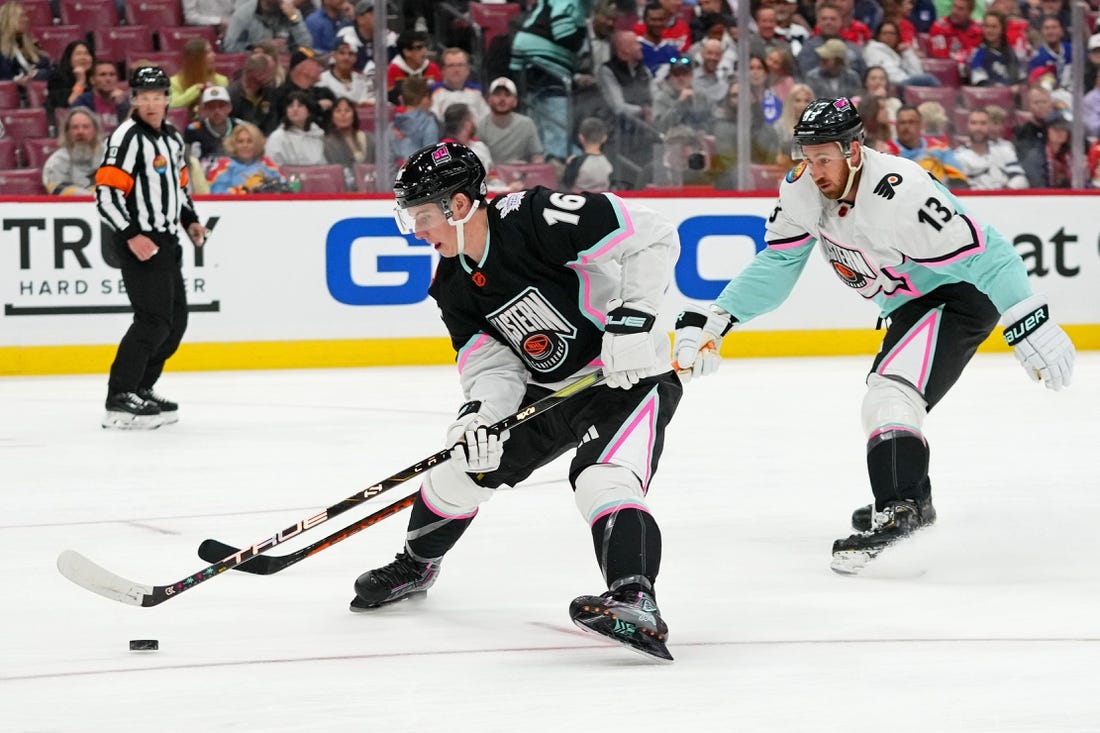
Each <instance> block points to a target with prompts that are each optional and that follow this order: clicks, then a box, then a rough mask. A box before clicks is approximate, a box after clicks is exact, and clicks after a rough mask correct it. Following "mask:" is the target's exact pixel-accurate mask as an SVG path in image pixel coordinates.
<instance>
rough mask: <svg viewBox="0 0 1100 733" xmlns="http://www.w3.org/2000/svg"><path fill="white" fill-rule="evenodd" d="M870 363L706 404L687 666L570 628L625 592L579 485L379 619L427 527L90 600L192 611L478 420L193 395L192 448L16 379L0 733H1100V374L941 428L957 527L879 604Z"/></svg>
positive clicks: (1096, 362)
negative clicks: (389, 589) (91, 573)
mask: <svg viewBox="0 0 1100 733" xmlns="http://www.w3.org/2000/svg"><path fill="white" fill-rule="evenodd" d="M868 364H869V359H866V358H860V359H850V358H837V359H804V360H781V361H780V360H776V361H770V360H747V359H746V360H727V362H726V363H725V365H724V366H723V368H722V370H721V371H720V372H719V374H718V375H716V376H715V377H712V378H708V379H706V380H702V381H698V382H695V383H693V384H690V385H688V386H687V389H686V394H685V397H684V400H683V401H682V402H681V405H680V410H679V412H678V413H677V415H676V418H675V420H674V421H673V423H672V426H671V427H670V430H669V434H668V441H667V445H666V452H665V458H664V461H663V463H662V465H661V469H660V471H659V472H658V473H657V475H656V478H655V480H654V483H653V487H652V489H651V491H650V506H651V508H652V510H653V512H654V513H655V515H656V517H657V519H658V521H659V522H660V523H661V527H662V530H663V535H664V562H663V566H662V572H661V577H660V581H659V583H658V586H657V587H658V593H659V595H658V600H659V602H660V605H661V609H662V611H663V614H664V616H665V618H666V619H667V621H668V623H669V626H670V630H671V633H670V649H671V651H672V653H673V654H674V655H675V657H676V662H675V663H674V664H671V665H664V666H661V665H655V664H652V663H648V662H647V661H646V660H645V659H643V658H642V657H640V656H638V655H635V654H632V653H630V652H629V651H627V650H626V649H624V648H622V647H619V646H616V645H613V644H610V643H601V641H600V640H598V639H596V638H594V637H591V636H587V635H582V634H580V632H579V631H577V630H576V629H574V628H573V627H572V625H571V624H570V622H569V619H568V616H567V613H566V609H567V607H568V604H569V601H570V600H571V599H572V598H573V597H574V596H577V595H581V594H585V593H599V592H601V591H602V590H604V587H603V584H602V581H601V578H600V574H599V572H598V569H597V567H596V563H595V559H594V557H593V553H592V548H591V539H590V536H589V533H588V529H587V527H586V526H585V523H584V522H583V520H581V518H580V517H579V515H578V514H577V512H576V509H575V507H574V505H573V501H572V497H571V494H570V489H569V486H568V483H567V482H566V481H565V469H566V465H565V463H563V462H559V463H555V464H553V465H551V466H548V467H546V468H544V469H542V470H541V471H540V472H538V473H536V474H535V476H533V477H532V479H531V480H530V481H529V482H528V483H527V484H526V485H524V486H523V487H521V488H517V489H514V490H510V491H506V492H501V493H502V495H501V496H497V497H495V498H494V499H493V500H492V501H490V502H489V503H487V504H486V505H484V506H483V507H482V510H481V514H480V516H479V517H478V519H477V520H476V521H475V523H474V525H473V526H472V527H471V529H470V530H469V531H468V532H467V534H466V536H465V537H464V538H463V540H462V541H461V542H460V543H459V544H458V546H457V547H456V548H455V549H454V551H453V552H452V553H450V554H449V555H448V556H447V559H446V562H445V563H444V565H443V572H442V575H441V578H440V580H439V582H438V583H437V584H436V586H435V587H434V588H433V589H432V591H431V592H430V594H429V596H428V598H427V599H425V600H424V601H423V602H407V603H404V604H398V605H396V606H394V607H391V608H387V609H384V610H382V611H379V612H377V613H373V614H351V613H349V612H348V610H347V604H348V601H349V600H350V599H351V596H352V582H353V581H354V579H355V577H356V576H357V575H358V574H359V573H361V572H363V571H364V570H367V569H369V568H371V567H374V566H377V565H381V564H384V563H386V562H388V561H389V560H390V559H392V556H393V554H394V553H395V552H397V551H398V550H399V549H400V548H401V544H402V538H403V535H404V530H405V521H406V517H407V515H401V516H399V517H394V518H390V519H388V520H386V521H384V522H382V523H380V524H378V525H376V526H374V527H371V528H369V529H367V530H366V531H364V532H363V533H362V534H359V535H357V536H355V537H353V538H351V539H349V540H347V541H346V542H344V543H342V544H339V545H337V546H334V547H332V548H330V549H328V550H326V551H324V552H322V553H320V554H319V555H317V556H315V557H313V558H310V559H307V560H306V561H304V562H302V563H300V564H298V565H296V566H294V567H292V568H289V569H287V570H286V571H285V572H283V573H280V574H278V575H273V576H268V577H257V576H247V575H243V574H240V573H227V574H226V575H224V576H220V577H216V578H212V579H210V580H209V581H207V582H205V583H203V584H201V587H195V588H193V589H191V590H189V591H188V592H187V593H185V594H183V595H182V596H179V597H176V598H174V599H171V600H169V601H168V602H166V603H164V604H162V605H160V606H157V607H154V608H136V607H131V606H124V605H122V604H119V603H115V602H112V601H110V600H107V599H104V598H101V597H99V596H97V595H93V594H91V593H89V592H87V591H86V590H84V589H82V588H79V587H77V586H76V585H73V584H72V583H70V582H69V581H68V580H66V579H65V578H63V577H62V576H61V575H60V574H59V573H58V572H57V570H56V568H55V560H56V557H57V555H58V553H59V552H61V551H62V550H64V549H67V548H72V549H76V550H78V551H80V552H82V553H84V554H86V555H88V556H89V557H90V558H91V559H93V560H95V561H97V562H99V563H101V564H103V565H104V566H105V567H107V568H108V569H110V570H113V571H114V572H116V573H118V574H120V575H123V576H125V577H127V578H130V579H132V580H135V581H138V582H142V583H148V584H167V583H171V582H174V581H176V580H179V579H181V578H183V577H185V576H187V575H189V574H191V573H193V572H196V571H198V570H201V569H202V568H203V567H204V566H205V565H206V563H204V562H203V561H202V560H200V559H199V558H198V557H197V556H196V554H195V550H196V548H197V546H198V545H199V543H200V542H201V541H202V540H203V539H205V538H207V537H216V538H218V539H221V540H223V541H226V542H229V543H232V544H251V543H253V542H257V541H259V540H261V539H262V538H264V537H266V536H268V535H271V534H273V533H274V532H275V531H277V530H279V529H282V528H284V527H286V526H288V525H290V524H292V523H293V522H295V521H297V520H298V519H302V518H304V517H307V516H309V515H311V514H313V513H314V512H315V511H317V510H318V509H320V508H323V507H325V506H328V505H331V504H334V503H336V502H337V501H339V500H340V499H343V498H344V497H346V496H349V495H351V494H352V493H354V492H355V491H356V490H357V489H360V488H364V487H366V486H368V485H370V484H372V483H374V482H376V481H378V480H380V479H382V478H385V477H386V476H389V475H390V474H392V473H394V472H396V471H397V470H399V469H402V468H404V467H406V466H408V465H410V464H412V463H415V462H416V461H418V460H419V459H421V458H423V457H426V456H427V455H430V454H431V453H433V452H435V451H436V450H438V449H439V448H440V447H442V436H443V434H444V432H445V429H446V426H447V425H448V424H449V422H450V420H451V416H452V415H453V414H454V412H455V410H456V409H457V408H458V406H459V404H460V403H461V402H462V399H461V396H460V394H459V393H458V388H457V380H456V379H455V378H454V376H453V373H452V370H451V369H450V368H443V367H439V368H434V367H433V368H415V369H364V370H333V371H281V372H234V373H229V372H225V373H169V374H167V375H166V376H165V377H164V378H163V379H162V380H161V383H160V384H159V385H158V389H159V391H161V392H162V393H163V394H165V395H166V396H168V397H170V398H173V399H176V400H178V401H180V402H181V403H182V408H181V421H180V423H179V424H177V425H174V426H169V427H165V428H162V429H160V430H157V431H153V432H148V433H119V432H108V431H104V430H101V429H100V428H99V422H98V421H99V418H100V416H101V407H102V399H103V392H104V388H105V387H104V384H105V381H106V380H105V378H104V377H100V376H95V377H51V378H8V379H0V503H2V506H3V513H2V516H0V558H2V561H3V563H4V568H5V572H4V574H3V576H2V578H0V584H2V587H3V594H2V596H3V602H2V603H0V730H2V731H4V732H5V733H14V732H19V733H23V732H34V733H43V732H46V731H51V732H53V731H64V732H66V733H68V732H70V731H73V732H78V733H83V732H96V731H111V732H116V731H148V730H158V731H188V732H194V731H271V732H274V731H309V732H312V731H340V732H342V733H343V732H346V731H386V732H398V731H428V730H439V731H478V732H479V733H480V732H482V731H510V732H512V731H563V732H571V731H586V730H599V731H611V730H647V731H752V732H754V733H755V732H762V731H793V732H799V733H801V732H802V731H813V732H814V733H822V732H824V731H844V732H845V733H852V732H854V731H889V733H903V732H907V731H922V732H931V731H937V732H941V733H942V732H945V731H960V732H966V733H972V732H973V733H977V732H979V731H997V732H999V733H1000V732H1018V731H1035V732H1037V733H1039V732H1041V733H1065V732H1068V731H1100V532H1097V526H1098V520H1100V477H1098V475H1097V470H1096V451H1097V449H1098V448H1100V441H1098V437H1100V354H1096V353H1086V354H1081V355H1079V361H1078V369H1077V372H1076V375H1075V382H1074V385H1073V386H1072V388H1070V389H1069V390H1068V391H1065V392H1061V393H1053V392H1048V391H1047V390H1044V389H1042V388H1040V387H1038V386H1036V385H1033V384H1031V383H1030V381H1029V380H1028V379H1027V378H1026V376H1025V375H1024V374H1023V372H1022V371H1021V369H1020V367H1019V366H1018V365H1017V364H1016V362H1015V360H1014V359H1013V358H1012V356H1011V355H1008V354H994V355H981V356H979V357H977V358H976V359H975V361H974V363H973V364H972V365H971V367H970V369H969V370H968V371H967V372H966V373H965V374H964V375H963V378H962V379H961V380H960V382H959V384H958V385H957V386H956V388H955V390H954V391H953V392H952V393H951V394H949V395H948V396H947V398H946V400H945V401H944V402H943V403H942V404H941V405H940V406H938V407H937V408H936V409H935V410H934V411H933V412H932V414H931V415H930V416H929V419H928V421H927V423H926V425H925V428H926V433H927V435H928V437H929V440H930V443H931V447H932V477H933V491H934V495H935V497H936V506H937V508H938V510H939V517H940V518H939V523H938V524H937V525H936V526H935V527H933V528H931V529H929V530H927V531H925V532H923V533H922V534H920V535H918V536H917V537H915V538H914V539H913V540H912V541H911V542H910V543H909V544H908V545H906V546H904V547H899V548H897V549H896V551H895V552H894V553H892V554H891V555H890V556H887V557H883V558H880V560H879V561H878V564H877V565H874V566H872V567H871V568H870V569H869V571H868V573H867V576H866V577H858V578H845V577H840V576H837V575H835V574H834V573H832V572H831V571H830V570H829V548H830V545H831V543H832V541H833V540H834V539H835V538H837V537H840V536H842V535H846V534H848V531H849V530H848V517H849V514H850V512H851V510H852V509H853V508H854V507H856V506H857V505H859V504H862V503H865V502H866V501H867V500H868V499H869V496H870V492H869V490H868V489H867V488H866V478H865V468H864V448H863V444H864V438H863V435H862V433H861V429H860V425H859V404H860V399H861V396H862V381H863V376H864V373H865V370H866V368H867V366H868ZM519 429H522V428H519ZM415 488H416V486H415V485H410V486H408V487H407V488H406V487H404V486H402V487H399V488H397V489H394V490H393V491H391V492H389V493H388V494H387V495H386V496H383V497H379V498H378V499H375V500H374V502H372V505H373V504H375V503H377V504H378V505H381V504H383V503H385V502H386V501H388V500H389V499H392V498H396V497H397V496H400V495H403V493H406V492H408V491H411V490H414V489H415ZM399 492H401V493H399ZM365 513H366V512H365V511H364V512H360V511H353V512H349V513H347V514H344V515H342V516H340V517H338V518H336V519H334V520H332V521H330V522H328V523H326V524H324V525H322V526H321V527H319V528H317V529H315V530H313V531H312V532H309V533H307V534H306V535H305V537H304V539H308V540H309V541H312V540H314V539H318V538H320V537H321V536H323V535H324V534H327V533H328V532H329V531H332V530H334V529H336V528H338V527H339V526H342V525H343V524H344V523H345V522H350V521H352V520H354V519H357V518H358V517H359V516H361V515H362V514H365ZM299 544H301V543H295V544H287V545H282V546H281V547H280V548H278V550H277V552H283V551H285V549H287V548H293V547H297V546H298V545H299ZM136 638H156V639H159V640H160V651H159V652H130V651H128V647H127V641H128V640H129V639H136Z"/></svg>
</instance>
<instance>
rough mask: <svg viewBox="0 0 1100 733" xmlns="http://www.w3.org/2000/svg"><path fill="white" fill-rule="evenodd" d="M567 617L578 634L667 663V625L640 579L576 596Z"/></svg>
mask: <svg viewBox="0 0 1100 733" xmlns="http://www.w3.org/2000/svg"><path fill="white" fill-rule="evenodd" d="M569 617H570V618H572V619H573V623H574V624H576V625H577V626H578V627H580V628H581V629H582V630H584V631H587V632H589V633H592V634H599V635H600V636H606V637H607V638H609V639H612V640H614V641H617V642H619V643H620V644H623V645H624V646H626V647H629V648H630V649H632V650H634V651H636V652H638V653H640V654H644V655H645V656H647V657H650V658H653V659H659V660H661V661H664V662H671V661H672V655H671V654H670V653H669V651H668V646H666V643H665V642H667V641H668V624H666V623H665V622H664V619H662V618H661V610H660V609H659V608H657V602H656V601H655V600H654V598H653V586H652V585H651V584H650V582H649V580H648V579H646V578H643V577H640V576H631V577H627V578H620V579H619V580H617V581H615V582H614V583H612V584H611V590H609V591H607V592H606V593H602V594H600V595H598V596H580V597H579V598H575V599H573V602H572V603H570V604H569Z"/></svg>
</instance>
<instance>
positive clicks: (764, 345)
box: [0, 324, 1100, 376]
mask: <svg viewBox="0 0 1100 733" xmlns="http://www.w3.org/2000/svg"><path fill="white" fill-rule="evenodd" d="M1066 331H1067V332H1068V333H1069V335H1070V338H1072V339H1073V342H1074V344H1075V345H1076V346H1077V348H1078V350H1082V351H1084V350H1096V349H1100V325H1092V324H1089V325H1081V326H1066ZM882 335H883V332H882V331H875V330H872V329H844V330H822V331H734V332H733V333H731V334H730V335H729V336H727V337H726V339H725V342H724V343H723V344H722V355H723V356H725V357H727V358H754V357H761V358H774V357H797V356H858V355H873V354H874V353H875V352H877V351H878V347H879V344H880V343H881V341H882ZM116 348H117V347H116V346H114V345H89V346H0V376H20V375H36V374H106V373H107V372H108V371H109V369H110V367H111V361H112V360H113V359H114V357H115V350H116ZM1008 350H1009V347H1008V346H1007V345H1006V344H1005V343H1004V341H1003V340H1002V338H1001V335H1000V329H997V330H996V331H994V333H993V335H992V336H990V338H989V339H988V340H987V341H986V342H985V344H983V345H982V348H981V351H983V352H994V351H1001V352H1007V351H1008ZM454 358H455V357H454V351H453V350H452V348H451V344H450V341H449V340H448V339H446V338H416V339H348V340H325V341H244V342H232V343H184V344H183V345H182V346H181V347H180V350H179V352H178V353H177V354H176V355H175V356H173V357H172V359H171V361H169V362H168V369H169V370H170V371H214V370H236V369H325V368H338V367H369V366H423V365H431V364H453V363H454Z"/></svg>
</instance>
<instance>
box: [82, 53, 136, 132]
mask: <svg viewBox="0 0 1100 733" xmlns="http://www.w3.org/2000/svg"><path fill="white" fill-rule="evenodd" d="M89 83H90V85H91V89H89V90H88V91H86V92H84V93H83V94H81V95H80V96H79V97H77V98H76V100H75V101H74V102H73V104H72V106H73V107H87V108H88V109H90V110H92V111H93V112H95V113H96V114H97V115H98V116H99V121H100V123H101V124H102V125H103V130H104V131H105V132H108V133H110V132H114V129H115V128H116V127H118V125H119V123H120V122H121V121H122V120H125V119H126V117H127V116H128V115H129V114H130V95H129V94H127V93H126V92H125V91H123V90H122V89H119V87H118V69H117V68H116V67H115V65H114V63H112V62H111V61H96V62H95V63H94V64H92V69H91V72H90V75H89Z"/></svg>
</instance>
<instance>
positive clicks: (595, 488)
mask: <svg viewBox="0 0 1100 733" xmlns="http://www.w3.org/2000/svg"><path fill="white" fill-rule="evenodd" d="M573 499H574V500H575V501H576V502H577V509H579V510H580V513H581V515H582V516H583V517H584V518H585V519H586V520H587V521H588V525H589V526H592V525H593V524H595V523H596V521H597V520H599V518H600V517H603V516H606V515H607V514H610V513H611V512H614V511H618V510H620V509H625V508H633V509H640V510H641V511H643V512H646V513H648V512H649V507H648V506H646V503H645V494H644V493H642V482H641V481H639V480H638V477H637V476H636V475H635V474H634V472H633V471H631V470H630V469H629V468H624V467H622V466H617V465H614V464H611V463H600V464H597V465H595V466H589V467H588V468H586V469H584V470H583V471H581V473H580V475H579V476H577V479H576V481H574V482H573Z"/></svg>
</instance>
